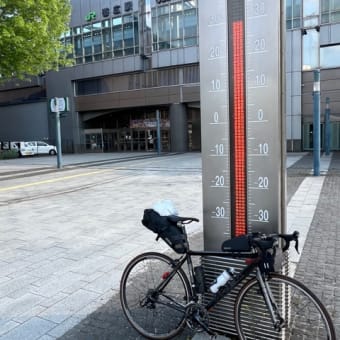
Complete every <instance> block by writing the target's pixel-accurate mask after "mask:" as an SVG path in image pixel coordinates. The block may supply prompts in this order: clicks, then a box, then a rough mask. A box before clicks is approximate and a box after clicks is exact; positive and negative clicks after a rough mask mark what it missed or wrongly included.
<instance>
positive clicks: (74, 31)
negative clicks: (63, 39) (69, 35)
mask: <svg viewBox="0 0 340 340" xmlns="http://www.w3.org/2000/svg"><path fill="white" fill-rule="evenodd" d="M72 31H73V34H81V27H80V26H78V27H73V29H72Z"/></svg>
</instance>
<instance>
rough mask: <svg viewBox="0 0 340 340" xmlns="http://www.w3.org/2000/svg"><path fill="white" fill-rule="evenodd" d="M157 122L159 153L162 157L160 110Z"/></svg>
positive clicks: (157, 113)
mask: <svg viewBox="0 0 340 340" xmlns="http://www.w3.org/2000/svg"><path fill="white" fill-rule="evenodd" d="M156 120H157V153H158V155H160V153H161V151H162V150H161V147H162V146H161V145H162V144H161V122H160V114H159V110H156Z"/></svg>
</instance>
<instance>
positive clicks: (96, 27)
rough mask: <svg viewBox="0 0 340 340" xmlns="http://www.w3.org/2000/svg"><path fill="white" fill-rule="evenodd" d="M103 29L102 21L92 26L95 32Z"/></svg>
mask: <svg viewBox="0 0 340 340" xmlns="http://www.w3.org/2000/svg"><path fill="white" fill-rule="evenodd" d="M101 28H102V23H101V22H100V21H99V22H95V23H93V24H92V29H93V30H94V31H97V30H100V29H101Z"/></svg>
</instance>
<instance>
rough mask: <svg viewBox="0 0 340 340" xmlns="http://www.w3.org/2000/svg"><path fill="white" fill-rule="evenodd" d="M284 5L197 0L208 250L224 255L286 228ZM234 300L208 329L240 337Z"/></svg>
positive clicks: (221, 265) (264, 0)
mask: <svg viewBox="0 0 340 340" xmlns="http://www.w3.org/2000/svg"><path fill="white" fill-rule="evenodd" d="M282 6H283V1H280V0H276V1H273V0H214V1H207V0H206V1H204V0H203V1H200V8H199V11H200V21H199V29H200V32H199V34H200V84H201V129H202V168H203V176H202V178H203V210H204V213H203V217H204V247H205V249H206V250H212V251H214V250H220V249H221V243H222V241H223V240H225V239H228V238H230V237H233V236H239V235H243V234H247V233H251V232H255V231H262V232H265V233H276V232H281V231H285V226H284V216H285V199H284V186H285V185H284V177H285V176H284V175H283V174H284V166H285V164H284V162H283V154H284V145H285V144H284V143H283V138H284V137H283V136H284V132H283V128H282V127H283V119H284V118H283V117H282V112H283V109H282V102H283V101H282V91H281V89H282V88H283V86H282V75H281V74H282V67H281V65H282V59H281V56H282V54H283V50H282V46H281V44H282V39H281V33H282V31H283V29H282V28H281V13H282V11H281V8H282ZM202 264H203V267H204V270H205V278H206V281H207V282H211V280H213V279H214V278H216V277H217V276H218V275H219V274H220V273H221V271H223V270H224V269H225V268H226V267H230V266H232V267H234V268H235V270H236V271H239V270H241V269H242V268H243V267H244V263H243V261H240V260H237V259H229V260H223V259H221V258H216V257H209V258H204V259H203V260H202ZM233 299H234V296H232V294H230V296H229V295H228V296H227V297H226V298H225V299H224V300H222V302H220V305H221V306H223V308H222V307H221V309H218V308H215V309H214V310H213V311H212V312H209V320H210V327H211V328H213V329H214V328H215V329H216V330H217V331H219V332H220V333H224V334H235V329H234V323H233V320H232V317H231V318H230V317H229V316H230V315H233V302H234V301H233ZM221 313H223V314H221ZM221 319H223V322H221ZM229 319H230V320H229ZM267 331H268V330H265V329H263V332H264V334H265V337H266V338H267V339H271V335H270V332H269V331H268V332H267Z"/></svg>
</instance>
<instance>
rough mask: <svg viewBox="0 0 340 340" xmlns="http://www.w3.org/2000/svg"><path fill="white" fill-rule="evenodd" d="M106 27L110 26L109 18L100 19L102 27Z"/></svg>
mask: <svg viewBox="0 0 340 340" xmlns="http://www.w3.org/2000/svg"><path fill="white" fill-rule="evenodd" d="M108 27H110V20H104V21H102V28H108Z"/></svg>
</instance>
